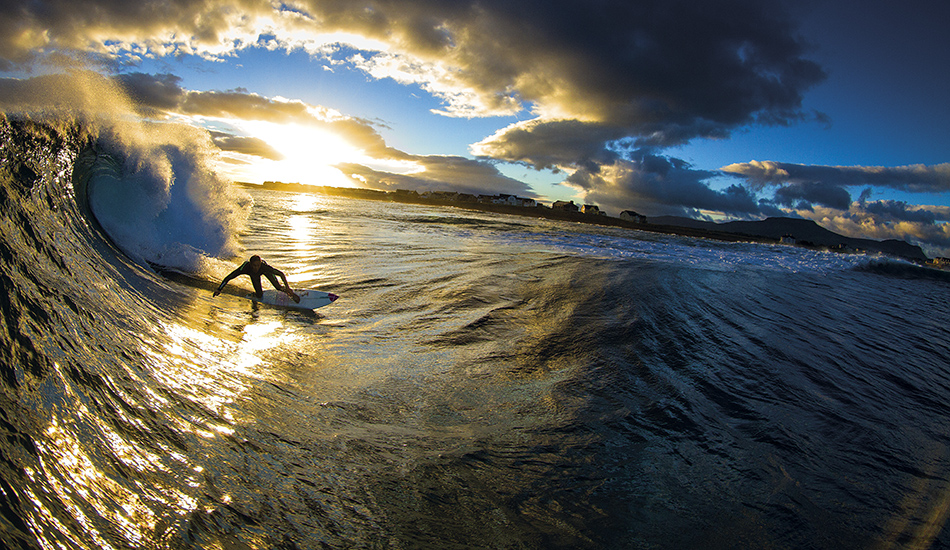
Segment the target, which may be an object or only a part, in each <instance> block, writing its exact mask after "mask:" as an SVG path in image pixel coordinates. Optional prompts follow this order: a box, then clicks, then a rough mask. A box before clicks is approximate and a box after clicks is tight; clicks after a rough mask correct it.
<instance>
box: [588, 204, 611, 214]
mask: <svg viewBox="0 0 950 550" xmlns="http://www.w3.org/2000/svg"><path fill="white" fill-rule="evenodd" d="M584 213H585V214H589V215H591V216H606V215H607V213H606V212H604V211H603V210H601V209H600V207H598V206H595V205H593V204H585V205H584Z"/></svg>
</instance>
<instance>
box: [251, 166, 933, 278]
mask: <svg viewBox="0 0 950 550" xmlns="http://www.w3.org/2000/svg"><path fill="white" fill-rule="evenodd" d="M236 183H237V184H238V185H241V186H242V187H246V188H251V189H265V190H270V191H284V192H292V193H310V194H321V195H329V196H338V197H346V198H353V199H364V200H375V201H382V202H397V203H403V204H419V205H425V206H445V207H452V208H460V209H464V210H475V211H482V212H494V213H498V214H510V215H514V216H522V217H530V218H538V219H547V220H556V221H566V222H575V223H586V224H591V225H599V226H605V227H620V228H625V229H634V230H638V231H647V232H650V233H661V234H665V235H677V236H682V237H692V238H701V239H711V240H717V241H724V242H751V243H759V244H780V242H781V239H780V238H774V237H769V236H763V235H754V234H748V233H737V232H728V231H716V230H710V229H705V228H695V227H685V226H681V225H664V224H656V223H649V222H645V223H640V222H636V221H631V220H625V219H620V218H616V217H612V216H607V215H604V214H585V213H582V212H570V211H565V210H556V209H553V208H551V207H547V206H540V205H539V206H511V205H506V204H492V203H489V202H479V201H472V200H467V201H458V200H445V199H441V198H432V197H426V196H423V195H419V194H417V193H414V192H405V191H401V192H394V191H379V190H375V189H363V188H345V187H326V186H316V185H304V184H295V183H280V182H265V183H264V184H256V183H247V182H236ZM753 223H754V222H753ZM816 225H817V224H816ZM829 233H831V232H829ZM841 240H842V241H846V240H849V239H848V238H846V237H841ZM866 242H869V243H872V242H875V241H869V240H868V241H866ZM905 244H906V243H905ZM789 246H799V247H804V248H810V249H814V250H828V251H831V252H838V253H862V252H882V251H881V250H849V249H845V248H842V247H834V246H828V245H823V244H813V243H809V242H799V243H797V244H795V245H789ZM907 246H911V245H907ZM913 248H916V249H917V250H919V247H913ZM891 255H893V254H891ZM898 256H899V257H901V258H903V259H906V260H909V261H913V262H915V263H918V264H921V265H927V266H930V267H940V266H935V265H932V264H931V263H930V262H928V261H927V259H926V256H924V255H923V253H922V252H921V253H920V255H919V256H918V257H909V256H907V255H898ZM921 257H923V260H922V259H921Z"/></svg>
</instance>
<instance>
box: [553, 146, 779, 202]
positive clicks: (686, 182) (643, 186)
mask: <svg viewBox="0 0 950 550" xmlns="http://www.w3.org/2000/svg"><path fill="white" fill-rule="evenodd" d="M631 157H632V158H631V159H630V160H618V161H616V162H614V163H612V164H609V165H599V166H596V167H595V168H593V169H587V168H585V169H580V170H578V171H576V172H575V173H574V174H572V175H571V176H570V177H569V178H568V180H567V183H569V184H570V185H572V186H575V187H578V188H580V189H582V190H584V191H585V192H586V193H587V195H586V200H587V201H588V202H594V203H597V204H600V205H602V206H606V207H609V208H614V209H617V210H624V209H627V208H634V206H632V205H635V209H636V210H637V211H638V212H640V213H641V214H646V215H648V216H658V215H668V214H673V215H697V214H699V211H702V210H705V211H716V212H725V213H729V214H733V215H736V216H738V217H751V216H761V215H780V214H781V211H780V210H778V209H777V208H774V207H772V206H770V205H769V204H768V203H762V202H760V201H759V200H758V199H757V198H756V197H755V196H754V195H753V194H752V193H750V192H749V191H748V190H746V189H745V188H743V187H740V186H737V185H733V186H730V187H728V188H726V189H724V190H721V191H718V190H715V189H712V188H710V186H709V184H708V180H709V179H710V178H712V177H714V176H715V175H716V173H715V172H708V171H704V170H695V169H693V168H692V167H691V166H690V165H689V164H688V163H686V162H684V161H682V160H679V159H675V158H670V157H665V156H661V155H656V154H653V153H651V152H649V151H643V150H641V151H634V152H632V153H631Z"/></svg>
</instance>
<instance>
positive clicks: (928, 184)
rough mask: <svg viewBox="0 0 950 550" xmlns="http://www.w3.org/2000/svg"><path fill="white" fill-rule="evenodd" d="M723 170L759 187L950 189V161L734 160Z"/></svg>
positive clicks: (929, 190) (915, 190)
mask: <svg viewBox="0 0 950 550" xmlns="http://www.w3.org/2000/svg"><path fill="white" fill-rule="evenodd" d="M722 170H723V171H725V172H728V173H730V174H733V175H735V176H738V177H741V178H744V179H745V180H746V181H747V182H749V184H750V185H752V186H754V187H756V188H760V189H761V188H764V187H767V186H770V185H785V184H789V183H791V184H818V183H820V184H822V185H826V186H829V187H854V186H860V187H864V186H868V185H870V186H874V187H883V188H889V189H896V190H899V191H909V192H913V193H942V192H946V191H950V163H948V164H938V165H934V166H924V165H921V164H918V165H912V166H897V167H882V166H815V165H804V164H790V163H785V162H773V161H752V162H747V163H741V164H731V165H729V166H725V167H723V168H722Z"/></svg>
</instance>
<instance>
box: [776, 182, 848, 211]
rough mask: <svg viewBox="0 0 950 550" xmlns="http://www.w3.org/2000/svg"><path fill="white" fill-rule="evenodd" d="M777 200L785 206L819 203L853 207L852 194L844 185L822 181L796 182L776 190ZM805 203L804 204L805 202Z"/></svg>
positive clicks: (830, 205)
mask: <svg viewBox="0 0 950 550" xmlns="http://www.w3.org/2000/svg"><path fill="white" fill-rule="evenodd" d="M775 202H776V203H778V204H781V205H784V206H795V205H799V207H800V208H801V207H803V206H805V205H811V204H819V205H821V206H828V207H830V208H837V209H839V210H847V209H848V208H850V207H851V195H850V193H848V191H847V190H845V189H844V188H842V187H838V186H835V185H823V184H820V183H805V182H802V183H794V184H791V185H787V186H784V187H780V188H778V189H777V190H776V191H775ZM803 203H804V204H803Z"/></svg>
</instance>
